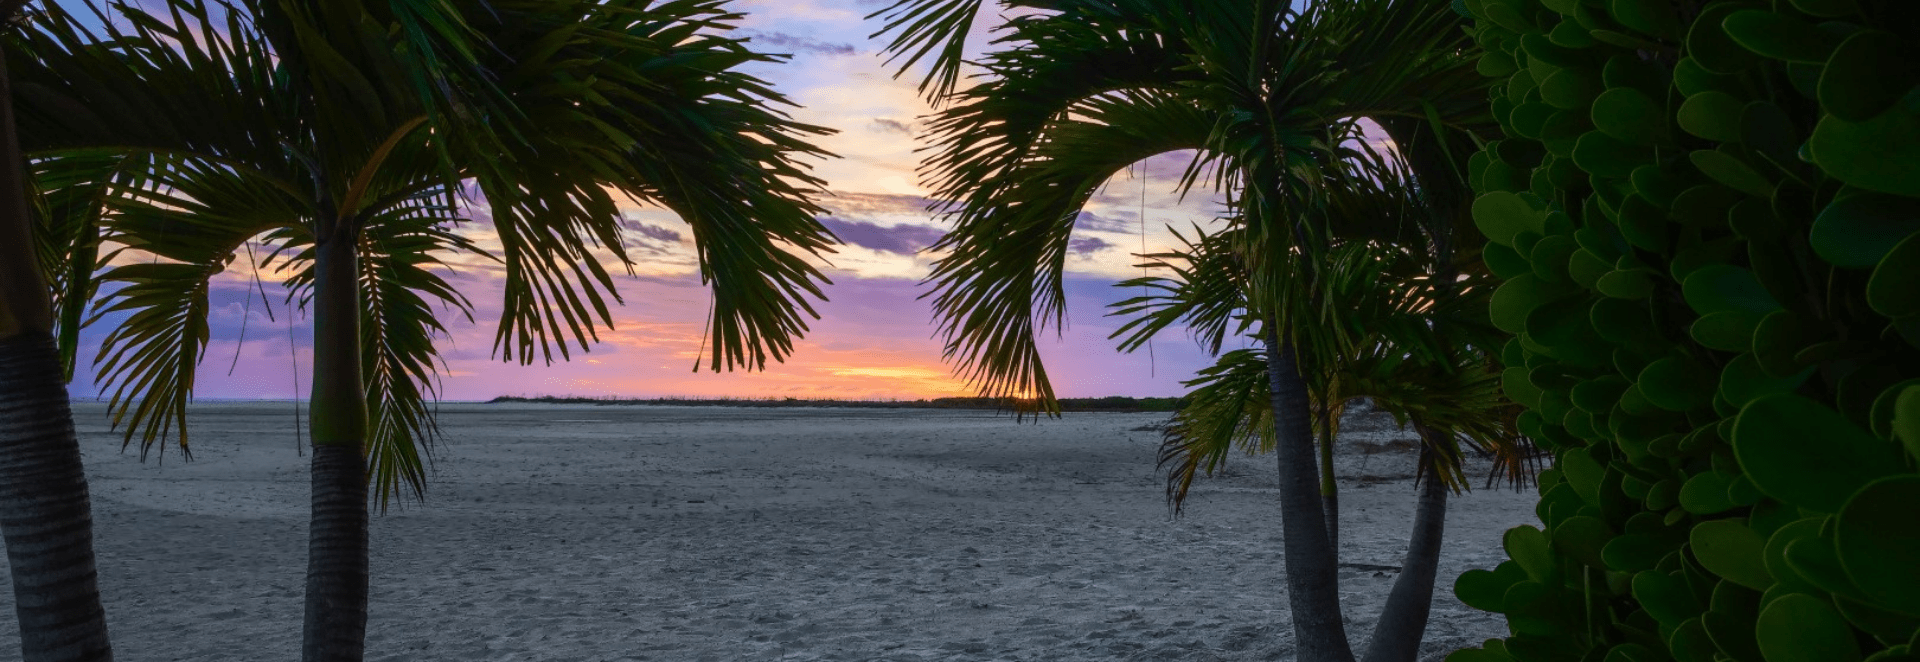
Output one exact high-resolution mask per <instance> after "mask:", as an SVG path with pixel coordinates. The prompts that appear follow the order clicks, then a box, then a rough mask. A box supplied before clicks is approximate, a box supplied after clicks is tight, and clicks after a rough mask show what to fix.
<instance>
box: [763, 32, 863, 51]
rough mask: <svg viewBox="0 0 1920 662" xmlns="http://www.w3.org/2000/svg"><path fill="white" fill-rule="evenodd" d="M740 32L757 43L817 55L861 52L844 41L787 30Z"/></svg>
mask: <svg viewBox="0 0 1920 662" xmlns="http://www.w3.org/2000/svg"><path fill="white" fill-rule="evenodd" d="M740 32H741V33H742V35H743V36H745V37H747V38H748V40H749V41H751V42H752V43H754V44H755V45H766V46H773V47H776V48H784V49H789V50H792V51H795V52H796V53H812V54H815V55H854V54H858V53H859V52H860V49H859V48H858V47H856V46H854V45H853V44H849V43H843V42H831V41H822V40H819V39H815V38H813V37H808V36H805V35H797V34H791V33H787V32H779V31H773V32H764V31H760V30H741V31H740Z"/></svg>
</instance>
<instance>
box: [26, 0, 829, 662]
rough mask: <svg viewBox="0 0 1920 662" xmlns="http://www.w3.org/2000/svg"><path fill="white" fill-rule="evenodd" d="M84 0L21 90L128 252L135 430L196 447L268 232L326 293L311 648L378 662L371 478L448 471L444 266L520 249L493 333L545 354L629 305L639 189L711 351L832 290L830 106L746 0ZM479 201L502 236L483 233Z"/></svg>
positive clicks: (585, 343)
mask: <svg viewBox="0 0 1920 662" xmlns="http://www.w3.org/2000/svg"><path fill="white" fill-rule="evenodd" d="M89 9H91V10H92V11H94V12H95V13H96V14H97V15H98V20H97V21H89V22H82V21H80V20H78V19H76V18H75V17H74V16H71V15H69V14H67V13H65V12H64V11H62V10H60V9H59V8H58V7H49V8H48V9H47V11H46V12H45V13H44V14H43V15H41V16H40V17H38V19H37V20H35V21H34V22H33V23H32V24H31V25H30V26H29V29H28V30H26V31H24V32H23V33H22V34H20V35H18V36H17V37H16V38H15V39H12V40H10V41H9V42H8V44H7V48H8V52H7V56H8V57H9V58H10V59H12V60H13V61H15V62H16V63H24V64H20V65H17V66H19V67H20V69H19V71H20V72H21V73H20V77H19V78H18V79H17V80H19V81H21V83H22V85H21V87H22V88H26V87H27V86H28V85H31V87H32V89H31V92H30V93H26V94H22V95H20V102H19V103H18V108H19V115H20V118H21V125H22V135H23V136H32V139H31V140H29V141H28V142H27V143H26V144H24V145H23V149H24V150H25V153H26V155H27V157H28V158H29V159H31V160H32V163H33V166H34V170H35V173H34V175H35V178H36V181H38V182H39V188H40V189H41V193H42V195H43V196H44V197H45V198H47V199H50V200H59V199H70V198H75V197H84V196H77V195H76V192H77V191H80V190H82V189H86V188H88V187H91V189H92V190H95V191H97V192H98V195H95V196H93V197H92V198H91V199H95V200H99V201H100V204H96V205H66V206H60V205H52V204H49V205H48V208H49V209H50V210H57V212H59V213H66V214H71V215H75V217H69V218H64V219H50V220H49V221H47V222H48V224H50V225H53V224H69V225H79V226H84V227H88V228H92V229H94V231H93V232H91V233H82V234H90V235H91V236H101V237H104V239H103V241H104V242H107V245H110V246H118V247H120V248H118V249H117V250H116V251H114V252H110V253H108V254H107V255H104V256H102V257H100V258H99V263H100V264H101V265H104V266H108V267H109V268H108V269H107V270H106V271H105V272H104V273H101V274H100V275H99V277H98V280H99V281H100V283H99V285H98V287H99V290H100V291H102V292H105V293H106V294H105V295H104V296H103V297H101V298H100V303H99V306H98V308H97V309H96V310H97V311H98V312H97V314H96V319H100V318H101V317H100V316H114V317H118V318H120V319H119V320H118V322H117V325H116V326H115V327H114V328H113V330H112V331H111V332H110V333H109V334H108V335H107V337H106V339H105V340H104V341H103V345H102V348H101V353H100V358H99V363H100V368H101V373H102V378H101V382H102V384H103V385H104V386H103V388H108V389H111V390H112V391H113V397H112V402H111V403H110V405H109V407H110V410H111V411H112V413H113V416H114V420H115V422H116V424H118V425H125V426H126V434H127V442H128V443H132V442H133V441H135V440H138V441H139V443H140V447H141V449H142V451H143V452H145V451H146V450H147V449H148V448H151V447H154V446H156V445H159V444H163V443H165V442H168V441H170V440H176V439H177V440H178V443H179V445H180V447H181V449H182V451H183V452H185V451H186V449H187V448H188V445H187V440H188V437H187V416H186V403H187V401H188V399H189V397H190V394H191V391H192V388H193V383H194V377H195V369H196V366H197V365H198V363H199V359H200V357H201V353H202V351H203V350H204V347H205V345H206V342H207V337H208V331H207V313H208V304H207V292H208V289H209V287H210V283H211V282H212V279H213V278H214V277H216V276H217V275H218V274H220V273H222V272H223V271H225V270H228V269H230V268H234V267H237V266H241V264H240V263H239V262H238V260H239V258H240V257H242V256H249V255H251V249H250V246H251V245H253V244H256V243H258V244H262V245H263V248H264V250H265V253H264V255H265V257H264V258H263V259H264V263H262V264H253V265H246V266H247V267H248V268H252V269H254V270H256V271H257V270H260V269H265V268H267V266H266V265H271V266H273V267H277V268H279V269H285V270H290V271H291V272H292V273H293V274H295V275H294V276H293V277H292V278H290V279H289V280H288V282H287V284H288V285H289V287H290V288H291V295H290V296H291V297H292V298H293V300H294V301H295V302H296V303H297V304H298V305H301V306H304V307H308V308H310V309H311V310H312V312H313V319H314V356H313V361H314V377H313V388H312V391H311V393H312V406H311V409H310V412H311V418H310V426H309V430H310V432H311V440H312V449H313V455H312V463H313V464H312V467H313V470H312V481H313V491H312V495H313V497H312V498H313V514H312V520H311V525H310V543H309V545H310V546H309V555H308V573H307V579H308V581H307V602H306V617H305V629H304V632H305V634H304V643H303V655H304V657H305V659H307V660H310V661H313V660H329V661H331V660H355V661H357V660H359V659H361V658H362V657H363V646H364V634H365V625H366V610H367V591H368V583H369V578H368V563H367V559H368V548H367V518H368V513H369V501H370V497H371V498H372V499H377V500H378V502H379V503H380V504H381V506H382V507H383V508H384V507H385V506H386V505H387V503H388V500H389V498H390V497H393V496H395V495H400V496H406V495H408V494H409V493H410V494H411V495H412V496H414V497H419V496H421V495H422V494H423V493H422V491H421V490H422V488H423V481H424V471H423V469H422V461H423V458H424V457H427V454H428V452H430V450H431V448H432V446H431V442H432V441H433V439H434V437H435V434H436V431H435V428H434V427H433V419H432V415H431V410H430V408H428V407H427V406H426V402H427V401H428V400H430V399H431V398H432V395H433V389H434V381H433V376H434V375H435V374H436V370H437V369H438V368H439V367H440V366H438V365H437V364H436V356H437V355H436V350H435V345H434V339H435V337H436V336H437V335H441V334H444V332H445V329H444V327H443V326H442V322H441V321H439V320H438V319H437V318H436V311H435V310H434V308H435V307H436V306H442V307H444V308H445V309H447V310H451V311H453V312H454V313H455V314H465V313H466V311H467V310H468V308H469V307H468V305H467V301H466V299H464V298H463V297H462V296H461V295H460V293H459V292H458V291H457V290H456V289H455V288H454V287H453V285H452V283H450V282H449V281H447V280H446V279H443V278H442V277H441V276H439V275H437V274H435V273H434V272H433V271H430V267H433V266H436V265H438V264H441V263H442V262H443V261H449V263H450V260H451V259H452V258H451V256H455V255H461V254H467V255H476V256H480V257H481V258H491V259H493V260H494V261H496V262H497V263H498V268H500V269H501V270H503V271H504V276H505V281H506V286H505V293H504V301H503V312H502V314H501V317H500V319H499V323H498V328H497V331H496V334H495V343H494V350H495V353H496V355H497V356H499V357H500V358H502V359H503V360H517V361H519V362H522V363H531V362H533V361H534V360H536V359H539V360H544V361H547V362H551V361H553V360H554V359H555V358H556V355H557V356H558V358H561V359H565V358H567V357H568V356H569V355H570V353H571V352H572V351H573V350H574V349H578V350H581V351H585V350H586V349H587V348H588V347H589V345H590V343H591V342H592V341H593V340H594V339H595V338H597V335H596V333H597V332H596V329H597V327H598V326H599V325H603V324H605V325H611V323H612V320H611V315H610V312H609V306H610V304H612V303H617V302H618V301H619V297H618V295H617V294H616V293H615V291H614V282H613V279H612V277H611V275H610V274H609V272H608V271H607V269H606V267H605V266H603V264H614V265H624V266H626V267H628V268H631V266H632V265H633V262H632V261H631V259H630V258H629V256H628V255H627V254H626V252H625V251H624V249H623V247H622V243H621V239H622V237H621V235H620V232H621V231H620V227H619V220H620V219H619V211H618V207H617V203H618V202H619V198H622V197H624V198H626V199H628V200H632V201H639V202H647V203H653V204H657V205H660V206H664V207H666V208H668V209H670V210H672V211H674V212H676V213H677V214H679V216H680V217H681V218H682V219H683V220H685V221H686V222H687V223H688V224H689V225H690V226H691V227H692V228H693V235H694V242H695V244H696V250H697V252H698V254H699V257H700V263H701V277H702V280H703V281H705V282H710V283H712V285H713V311H714V312H713V316H712V323H711V326H710V327H709V329H708V331H709V333H710V334H711V336H712V341H713V342H712V346H713V350H712V353H711V355H710V360H709V362H708V365H709V366H710V367H712V368H713V369H715V370H719V369H721V368H723V367H725V368H727V369H731V368H734V367H746V368H757V367H763V366H764V365H765V362H766V361H767V360H768V359H769V358H771V359H773V360H776V361H778V360H781V359H783V358H784V357H785V356H786V354H787V353H788V352H790V351H791V349H792V344H793V342H794V340H795V339H796V338H798V337H799V335H800V334H801V333H803V332H804V331H805V330H806V323H805V318H804V316H806V315H812V314H813V310H812V308H811V307H810V305H809V304H808V303H807V299H808V298H809V297H813V298H819V297H821V296H822V295H821V291H820V289H819V286H820V284H821V283H823V282H824V281H825V278H824V277H822V276H821V274H820V273H818V271H817V270H816V269H815V268H814V267H813V266H811V265H810V264H809V263H808V262H807V261H806V258H807V256H812V255H818V254H820V253H823V252H826V251H829V250H830V245H831V244H830V242H831V235H830V234H829V233H827V231H826V230H825V228H824V227H822V226H821V225H820V224H819V223H818V222H817V221H816V220H815V219H814V217H815V215H816V214H817V213H818V212H819V211H820V210H819V209H818V208H817V207H816V206H815V205H814V204H813V203H811V202H810V201H809V200H808V195H809V194H810V193H811V192H812V191H813V190H814V188H815V187H816V186H817V185H818V184H819V183H820V182H819V180H817V179H815V178H813V177H811V176H810V175H809V174H808V173H807V172H806V171H805V170H804V167H803V166H802V165H800V164H799V160H801V159H805V158H810V157H814V156H820V155H822V154H823V152H821V151H819V150H818V149H816V148H814V147H813V146H811V145H810V144H808V143H807V142H806V138H807V137H808V136H811V135H819V134H822V133H825V132H826V130H825V129H821V128H819V127H813V126H808V125H804V124H799V123H796V122H793V121H791V120H790V119H789V118H787V117H786V116H785V115H783V114H781V113H780V112H779V111H778V110H777V109H776V108H777V106H778V105H780V104H782V103H785V101H784V99H783V98H782V97H781V96H780V95H779V94H777V93H775V92H774V91H772V90H771V89H769V88H768V87H766V86H765V84H764V83H763V82H761V81H759V80H757V79H755V78H753V77H751V76H749V75H747V74H745V73H742V72H740V71H739V70H738V67H739V66H740V65H742V64H747V63H752V62H770V61H777V60H778V58H776V57H773V56H769V55H765V54H760V53H756V52H753V51H751V50H749V49H748V48H746V46H745V45H744V43H743V40H741V39H737V38H732V37H729V36H727V34H726V30H728V29H729V28H730V27H731V25H732V23H733V21H735V20H736V19H737V18H739V15H738V14H735V13H732V12H730V11H728V10H727V9H726V3H725V2H724V0H674V1H670V2H647V1H643V0H615V1H607V2H588V3H579V2H571V1H568V0H488V1H486V2H480V1H478V0H471V1H463V0H385V1H373V0H365V1H360V0H328V1H325V2H321V1H318V0H305V1H299V0H279V1H273V0H245V1H243V2H239V3H236V4H235V5H233V6H231V7H210V6H209V5H208V4H207V3H205V2H203V1H201V0H173V1H171V2H169V3H167V5H166V7H165V8H164V9H163V10H155V11H151V12H149V11H145V10H142V9H140V8H137V7H131V6H127V5H124V4H114V5H112V6H111V7H110V8H105V9H103V8H100V7H97V6H94V5H91V4H90V5H89ZM95 24H99V25H101V27H90V26H92V25H95ZM49 215H50V216H53V215H58V213H56V212H55V211H50V212H49ZM480 216H484V217H485V218H484V219H482V220H484V221H486V222H487V223H489V224H490V229H491V231H492V235H494V236H496V237H497V239H498V248H497V249H492V250H482V247H481V246H479V245H478V244H476V243H474V242H471V241H469V240H468V239H466V238H465V237H466V236H467V235H464V234H462V233H461V232H460V231H459V230H458V228H459V226H460V225H462V224H463V223H465V222H467V221H468V220H469V219H474V218H475V217H480ZM79 253H80V252H79V251H76V252H74V253H73V254H74V255H78V254H79ZM70 259H76V260H80V261H84V256H81V257H80V258H70ZM467 259H469V260H472V259H474V258H471V257H469V258H467ZM88 266H91V265H88Z"/></svg>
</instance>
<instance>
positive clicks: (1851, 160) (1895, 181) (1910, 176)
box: [1808, 110, 1920, 197]
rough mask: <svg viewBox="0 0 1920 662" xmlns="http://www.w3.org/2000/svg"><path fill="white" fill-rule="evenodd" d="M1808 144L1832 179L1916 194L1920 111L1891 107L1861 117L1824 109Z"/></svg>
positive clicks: (1919, 168) (1919, 179)
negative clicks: (1852, 118) (1850, 118)
mask: <svg viewBox="0 0 1920 662" xmlns="http://www.w3.org/2000/svg"><path fill="white" fill-rule="evenodd" d="M1808 147H1809V148H1810V149H1811V150H1812V152H1813V160H1814V162H1816V163H1819V164H1820V167H1821V168H1822V169H1824V170H1826V171H1827V174H1829V175H1832V176H1833V177H1834V178H1835V179H1838V180H1840V181H1843V182H1846V183H1848V184H1852V185H1854V186H1858V187H1860V188H1864V189H1871V190H1875V191H1880V192H1882V193H1892V194H1895V195H1904V196H1908V197H1920V113H1915V112H1901V111H1898V110H1895V111H1892V112H1885V113H1881V114H1879V115H1877V116H1874V117H1873V118H1872V119H1868V120H1865V121H1861V122H1849V121H1846V120H1843V119H1840V118H1839V117H1838V116H1835V115H1828V116H1826V117H1823V118H1820V124H1819V125H1817V126H1815V127H1814V129H1813V140H1812V141H1810V142H1809V143H1808Z"/></svg>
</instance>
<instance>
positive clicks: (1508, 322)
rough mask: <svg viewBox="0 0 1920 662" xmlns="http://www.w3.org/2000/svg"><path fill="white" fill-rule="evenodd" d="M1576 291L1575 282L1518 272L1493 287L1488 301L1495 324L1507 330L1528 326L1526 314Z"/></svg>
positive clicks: (1489, 310) (1521, 329)
mask: <svg viewBox="0 0 1920 662" xmlns="http://www.w3.org/2000/svg"><path fill="white" fill-rule="evenodd" d="M1572 291H1573V285H1572V284H1570V283H1568V284H1558V283H1550V282H1547V281H1544V280H1541V279H1540V277H1539V276H1535V275H1533V274H1532V273H1531V272H1528V273H1524V274H1520V275H1519V276H1515V277H1514V278H1513V279H1512V280H1508V281H1507V282H1505V283H1503V284H1501V285H1500V288H1499V289H1497V290H1494V292H1493V297H1492V298H1491V299H1489V300H1488V302H1487V311H1488V314H1489V317H1490V318H1491V321H1492V322H1493V325H1494V326H1495V327H1497V328H1499V329H1500V330H1502V331H1506V332H1507V333H1520V332H1521V331H1523V330H1525V329H1526V324H1527V315H1528V314H1530V313H1532V312H1533V310H1534V309H1535V308H1539V307H1540V306H1543V305H1546V304H1548V303H1551V302H1553V301H1554V300H1556V299H1559V298H1560V297H1562V296H1565V295H1566V294H1568V293H1570V292H1572Z"/></svg>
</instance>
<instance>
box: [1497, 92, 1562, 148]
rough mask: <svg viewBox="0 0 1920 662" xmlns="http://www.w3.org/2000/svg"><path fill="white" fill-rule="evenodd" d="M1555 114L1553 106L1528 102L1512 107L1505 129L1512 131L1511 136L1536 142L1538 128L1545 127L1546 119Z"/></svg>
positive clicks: (1538, 132)
mask: <svg viewBox="0 0 1920 662" xmlns="http://www.w3.org/2000/svg"><path fill="white" fill-rule="evenodd" d="M1555 112H1558V111H1557V110H1555V109H1554V107H1553V106H1549V105H1547V104H1544V103H1540V102H1538V101H1528V102H1526V103H1523V104H1520V105H1518V106H1514V107H1513V112H1512V113H1509V114H1508V115H1507V129H1508V130H1510V131H1512V132H1513V135H1516V136H1520V137H1522V138H1532V139H1535V140H1538V139H1539V138H1540V127H1541V126H1543V125H1545V124H1546V123H1547V118H1548V117H1549V116H1551V115H1553V114H1554V113H1555Z"/></svg>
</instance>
